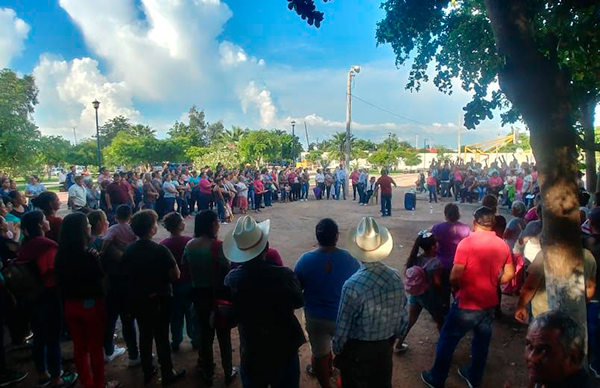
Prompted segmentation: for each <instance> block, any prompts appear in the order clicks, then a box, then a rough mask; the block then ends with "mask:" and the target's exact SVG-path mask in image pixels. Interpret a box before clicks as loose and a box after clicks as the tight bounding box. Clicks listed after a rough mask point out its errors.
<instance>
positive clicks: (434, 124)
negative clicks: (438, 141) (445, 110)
mask: <svg viewBox="0 0 600 388" xmlns="http://www.w3.org/2000/svg"><path fill="white" fill-rule="evenodd" d="M431 125H433V126H434V127H441V126H442V124H440V123H433V124H431Z"/></svg>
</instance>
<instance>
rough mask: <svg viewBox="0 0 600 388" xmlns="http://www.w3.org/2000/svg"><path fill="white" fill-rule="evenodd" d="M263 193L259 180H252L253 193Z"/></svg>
mask: <svg viewBox="0 0 600 388" xmlns="http://www.w3.org/2000/svg"><path fill="white" fill-rule="evenodd" d="M263 191H265V188H264V186H263V184H262V182H261V180H260V179H255V180H254V192H255V193H257V194H261V193H262V192H263Z"/></svg>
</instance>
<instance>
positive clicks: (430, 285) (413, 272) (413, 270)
mask: <svg viewBox="0 0 600 388" xmlns="http://www.w3.org/2000/svg"><path fill="white" fill-rule="evenodd" d="M406 289H407V292H408V294H409V298H408V303H409V306H410V307H409V316H408V327H407V329H406V333H405V334H404V338H406V336H408V333H409V332H410V329H411V328H412V327H413V326H414V325H415V323H416V322H417V320H418V319H419V315H421V311H423V309H425V310H427V311H428V312H429V314H431V318H433V321H434V322H435V323H436V325H437V329H438V332H439V331H440V330H441V329H442V325H443V324H444V307H443V298H442V267H441V263H440V261H439V260H438V258H437V241H436V239H435V236H434V235H433V233H431V232H430V231H428V230H423V231H420V232H419V235H418V236H417V239H416V240H415V243H414V245H413V247H412V250H411V251H410V256H409V257H408V259H407V261H406ZM404 338H402V339H400V340H399V341H398V344H397V345H396V351H404V350H406V349H407V348H408V345H406V344H405V343H404Z"/></svg>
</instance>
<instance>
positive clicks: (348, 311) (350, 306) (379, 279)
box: [333, 262, 408, 354]
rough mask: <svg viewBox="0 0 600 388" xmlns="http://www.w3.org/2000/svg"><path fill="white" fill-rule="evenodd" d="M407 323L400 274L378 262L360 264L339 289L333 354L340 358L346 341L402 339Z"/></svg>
mask: <svg viewBox="0 0 600 388" xmlns="http://www.w3.org/2000/svg"><path fill="white" fill-rule="evenodd" d="M407 323H408V313H407V312H406V294H405V292H404V283H403V282H402V277H401V276H400V273H399V272H398V271H397V270H395V269H393V268H390V267H388V266H387V265H385V264H382V263H381V262H377V263H363V264H362V266H361V268H360V269H359V270H358V272H356V273H355V274H354V275H352V277H350V279H348V281H347V282H346V283H345V284H344V287H343V288H342V300H341V302H340V311H339V312H338V316H337V322H336V325H335V334H334V336H333V352H334V353H335V354H340V353H341V352H342V350H343V349H344V345H345V344H346V342H347V341H348V339H357V340H361V341H381V340H385V339H388V338H391V337H392V336H395V337H397V338H401V337H402V336H403V335H404V332H405V331H406V326H407Z"/></svg>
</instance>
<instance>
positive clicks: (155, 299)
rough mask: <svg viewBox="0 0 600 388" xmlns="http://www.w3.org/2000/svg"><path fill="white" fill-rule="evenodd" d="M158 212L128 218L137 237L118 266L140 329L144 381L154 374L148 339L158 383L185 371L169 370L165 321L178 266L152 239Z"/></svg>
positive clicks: (169, 355)
mask: <svg viewBox="0 0 600 388" xmlns="http://www.w3.org/2000/svg"><path fill="white" fill-rule="evenodd" d="M157 221H158V215H157V214H156V212H154V211H153V210H143V211H141V212H138V213H136V214H135V215H134V216H133V218H132V219H131V228H132V229H133V232H134V233H135V234H136V235H137V236H138V237H139V240H138V241H136V242H134V243H132V244H131V245H129V247H127V249H126V250H125V253H124V254H123V259H122V269H123V273H124V274H125V277H126V279H127V281H128V285H129V292H128V296H129V303H130V306H131V312H132V313H133V315H134V316H135V318H136V319H137V322H138V326H139V329H140V357H141V359H142V368H143V370H144V384H148V383H149V382H150V381H151V380H152V377H153V376H154V375H155V374H156V368H155V367H154V366H153V365H152V341H153V340H154V341H155V342H156V351H157V353H158V362H159V363H160V368H161V375H162V383H163V385H165V384H170V383H173V382H175V381H178V380H179V379H181V378H182V377H184V376H185V373H186V371H185V370H184V369H182V370H177V371H175V370H173V362H172V360H171V348H170V347H169V322H170V319H171V308H172V304H173V287H172V285H171V283H172V282H173V281H174V280H177V279H179V275H180V272H179V268H178V267H177V263H176V262H175V258H174V257H173V255H172V254H171V251H169V249H168V248H167V247H165V246H162V245H159V244H157V243H155V242H154V241H152V237H153V236H154V235H155V234H156V232H157V230H158V225H157Z"/></svg>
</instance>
